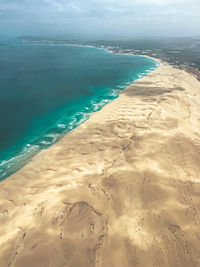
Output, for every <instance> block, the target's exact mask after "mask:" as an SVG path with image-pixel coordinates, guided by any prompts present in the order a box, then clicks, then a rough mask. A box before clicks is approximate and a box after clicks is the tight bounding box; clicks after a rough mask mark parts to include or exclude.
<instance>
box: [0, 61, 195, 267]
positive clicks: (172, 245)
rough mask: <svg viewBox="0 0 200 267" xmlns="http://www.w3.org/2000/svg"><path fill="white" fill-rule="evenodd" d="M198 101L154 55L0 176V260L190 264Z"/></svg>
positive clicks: (179, 75) (19, 266)
mask: <svg viewBox="0 0 200 267" xmlns="http://www.w3.org/2000/svg"><path fill="white" fill-rule="evenodd" d="M199 101H200V83H199V82H198V81H197V80H196V79H195V77H193V76H192V75H191V74H188V73H186V72H185V71H183V70H179V69H176V68H173V67H171V66H169V65H167V64H165V63H161V66H160V67H159V68H158V69H157V70H155V71H154V72H152V73H151V74H149V75H148V76H146V77H144V78H143V79H141V80H139V81H137V82H136V83H134V84H133V85H131V86H129V87H128V88H127V89H126V90H125V91H123V92H122V93H121V95H120V97H119V98H118V99H116V100H114V101H113V102H111V103H110V104H108V105H106V106H105V107H104V108H103V109H102V110H101V111H99V112H97V113H94V114H93V115H92V116H91V117H90V119H89V120H88V121H87V122H85V123H83V124H82V125H81V126H79V127H78V128H77V129H76V130H74V131H73V132H71V133H70V134H68V135H66V136H65V137H64V138H63V139H62V140H61V141H59V142H58V143H57V144H55V145H54V146H52V147H50V148H49V149H47V150H44V151H42V152H40V153H39V154H38V155H37V156H35V157H34V158H33V159H32V161H31V162H30V163H28V164H27V165H26V166H25V167H24V168H23V169H21V170H20V171H18V172H17V173H15V174H14V175H12V176H11V177H10V178H8V179H6V180H5V181H3V182H1V183H0V266H1V267H7V266H9V267H13V266H15V267H36V266H37V267H50V266H51V267H62V266H66V267H79V266H81V267H93V266H95V267H119V266H120V267H121V266H123V267H130V266H131V267H133V266H137V267H144V266H145V267H161V266H162V267H186V266H187V267H192V266H195V267H197V266H200V105H199Z"/></svg>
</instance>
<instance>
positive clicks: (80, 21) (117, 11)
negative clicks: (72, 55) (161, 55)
mask: <svg viewBox="0 0 200 267" xmlns="http://www.w3.org/2000/svg"><path fill="white" fill-rule="evenodd" d="M199 11H200V2H199V1H198V0H191V1H190V3H189V4H188V1H186V0H174V1H172V0H135V1H134V2H133V1H131V0H121V1H117V0H102V1H100V0H86V1H84V2H83V1H81V0H73V1H66V0H40V1H39V0H35V1H34V2H33V1H31V0H10V1H9V2H8V1H6V0H0V31H1V34H0V35H1V36H12V37H17V36H21V35H34V36H52V37H53V36H54V37H65V38H95V39H96V38H105V39H132V38H135V37H152V36H154V37H182V36H199V35H200V32H199V25H200V16H199Z"/></svg>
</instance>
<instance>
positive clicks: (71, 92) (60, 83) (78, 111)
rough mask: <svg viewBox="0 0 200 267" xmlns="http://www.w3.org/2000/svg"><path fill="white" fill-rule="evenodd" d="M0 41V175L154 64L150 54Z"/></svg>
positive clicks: (11, 169)
mask: <svg viewBox="0 0 200 267" xmlns="http://www.w3.org/2000/svg"><path fill="white" fill-rule="evenodd" d="M0 43H1V42H0ZM2 44H3V45H0V121H1V123H0V179H4V178H6V177H8V176H9V175H11V174H12V173H14V172H15V171H17V170H18V169H20V168H21V167H22V166H23V165H24V164H25V163H26V162H28V161H29V160H30V158H31V157H33V156H34V155H35V154H36V153H38V152H39V151H40V150H41V149H45V148H47V147H49V146H50V145H52V144H53V143H55V142H56V141H58V140H59V139H60V138H61V137H62V136H63V135H64V134H66V133H68V132H70V131H71V130H73V129H74V128H76V127H77V126H78V125H80V123H82V122H83V121H85V120H87V119H88V118H89V115H90V114H91V113H92V112H95V111H97V110H99V109H101V108H102V107H103V106H104V105H105V104H107V103H108V102H110V101H112V100H113V99H114V98H116V97H118V96H119V92H120V91H121V90H123V89H124V88H125V87H127V85H129V84H130V83H132V82H133V81H135V80H137V79H139V78H141V77H143V76H144V75H146V74H147V73H148V72H150V71H152V70H153V69H155V68H156V67H157V63H156V62H155V61H153V60H151V59H149V58H145V57H140V56H124V55H113V54H111V53H109V52H108V51H106V50H103V49H98V48H91V47H77V46H65V45H52V44H51V45H50V44H42V43H37V44H35V43H20V42H17V41H15V42H9V43H6V42H3V43H2Z"/></svg>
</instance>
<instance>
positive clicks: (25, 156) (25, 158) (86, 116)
mask: <svg viewBox="0 0 200 267" xmlns="http://www.w3.org/2000/svg"><path fill="white" fill-rule="evenodd" d="M28 43H30V42H28ZM31 43H41V44H46V43H45V42H31ZM48 45H49V43H48ZM55 45H57V44H55ZM58 45H59V44H58ZM61 45H62V46H63V45H64V46H72V47H73V46H78V47H89V48H95V49H101V50H105V51H107V52H108V53H110V54H114V53H113V52H112V51H111V50H108V49H106V48H101V47H95V46H87V45H78V44H61ZM118 54H119V55H122V56H123V55H126V56H136V57H147V58H150V59H151V60H152V61H154V62H156V66H155V69H152V68H150V69H149V70H147V71H146V72H145V73H144V74H143V75H141V77H138V78H137V79H135V80H134V81H132V82H130V83H129V84H128V85H125V86H124V88H123V89H116V92H117V91H119V92H118V93H117V96H116V97H115V98H114V99H112V100H109V101H108V102H106V103H104V104H101V103H99V104H98V105H99V107H98V108H97V110H95V109H94V110H93V111H91V112H89V113H85V114H84V116H83V117H84V118H82V119H81V121H80V122H78V123H77V125H76V126H74V127H72V129H71V130H69V131H67V132H65V133H62V134H60V135H59V137H57V139H56V141H53V143H52V144H50V145H48V146H47V147H45V148H43V149H36V152H35V151H34V149H35V148H33V147H35V146H38V145H34V144H31V145H30V144H28V145H29V146H24V147H23V148H22V149H21V151H20V152H18V154H16V155H15V156H13V157H12V158H9V159H6V160H3V161H1V162H0V164H7V163H10V162H11V167H10V168H11V169H13V171H12V172H10V174H9V175H7V174H6V175H5V174H4V171H3V176H2V177H0V183H1V182H2V181H4V180H5V179H9V177H10V176H12V175H13V174H15V173H16V172H18V171H19V170H20V169H21V168H23V167H24V166H26V164H28V163H29V162H30V161H31V160H32V158H33V157H35V156H36V155H37V154H38V153H40V152H41V151H43V150H46V149H48V148H49V147H51V146H53V145H54V144H56V143H57V142H59V141H60V140H61V139H62V138H63V137H64V136H65V135H67V134H69V133H70V132H72V131H74V130H75V129H77V128H78V127H79V126H80V125H81V124H82V123H85V122H86V121H87V120H88V119H89V118H90V116H91V115H92V114H93V113H95V112H98V111H99V108H100V109H102V108H103V107H104V106H105V105H107V104H108V103H110V102H111V101H113V100H115V99H116V98H118V97H119V96H120V94H121V92H123V91H124V90H126V88H127V87H129V86H131V84H133V83H135V82H137V81H138V80H140V79H142V78H143V77H145V76H146V75H149V73H151V72H152V71H154V70H156V69H157V68H158V67H159V64H160V63H159V61H158V60H155V59H154V58H151V57H148V56H142V55H141V56H140V55H128V54H120V53H118ZM105 100H107V99H105ZM102 102H104V100H103V101H102ZM29 148H33V149H31V150H30V154H31V156H30V157H29V152H28V154H27V152H26V151H27V150H29ZM20 158H23V161H24V162H25V163H24V164H23V163H22V160H20V161H18V159H20ZM15 161H16V162H15ZM12 162H14V163H12ZM17 165H20V168H15V166H17ZM2 166H3V165H2ZM3 168H4V167H3ZM6 173H7V169H6ZM8 173H9V171H8Z"/></svg>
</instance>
